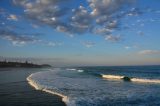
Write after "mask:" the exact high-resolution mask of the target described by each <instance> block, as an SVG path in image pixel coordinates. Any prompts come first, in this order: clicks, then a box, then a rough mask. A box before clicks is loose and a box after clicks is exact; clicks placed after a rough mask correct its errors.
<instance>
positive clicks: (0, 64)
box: [0, 61, 51, 68]
mask: <svg viewBox="0 0 160 106" xmlns="http://www.w3.org/2000/svg"><path fill="white" fill-rule="evenodd" d="M9 67H24V68H43V67H51V66H50V65H48V64H42V65H39V64H33V63H29V62H27V61H26V62H7V61H0V68H9Z"/></svg>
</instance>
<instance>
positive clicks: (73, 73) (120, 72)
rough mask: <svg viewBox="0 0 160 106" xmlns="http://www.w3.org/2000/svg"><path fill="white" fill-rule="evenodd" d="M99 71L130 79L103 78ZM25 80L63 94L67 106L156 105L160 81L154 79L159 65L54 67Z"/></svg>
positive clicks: (159, 92)
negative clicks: (128, 80) (125, 80)
mask: <svg viewBox="0 0 160 106" xmlns="http://www.w3.org/2000/svg"><path fill="white" fill-rule="evenodd" d="M79 70H80V71H79ZM82 70H83V71H82ZM102 74H105V75H113V76H129V77H131V78H133V81H131V82H124V81H123V80H122V79H119V80H115V79H114V78H110V79H106V78H102V77H101V75H102ZM135 79H138V80H145V81H141V83H139V82H138V81H135ZM146 79H147V80H146ZM28 80H29V81H30V82H32V84H33V85H32V86H34V87H37V88H38V89H40V90H43V91H46V90H47V91H49V92H50V93H56V94H58V95H60V96H62V97H64V99H63V101H64V102H65V103H66V104H67V105H68V106H108V105H109V106H110V105H111V106H126V105H129V106H130V105H136V106H148V105H153V106H156V105H157V106H158V105H160V101H159V99H160V83H157V82H154V81H159V80H160V67H159V66H150V67H149V66H147V67H145V66H144V67H83V68H77V69H54V70H50V71H46V72H38V73H34V74H31V75H30V76H29V77H28ZM150 81H151V82H150ZM137 82H138V83H137Z"/></svg>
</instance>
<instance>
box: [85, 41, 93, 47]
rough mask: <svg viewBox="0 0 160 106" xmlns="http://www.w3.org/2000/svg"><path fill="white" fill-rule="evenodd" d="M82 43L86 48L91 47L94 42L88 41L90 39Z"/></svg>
mask: <svg viewBox="0 0 160 106" xmlns="http://www.w3.org/2000/svg"><path fill="white" fill-rule="evenodd" d="M82 44H83V45H84V46H85V47H87V48H91V47H93V46H94V45H95V43H94V42H90V41H87V42H83V43H82Z"/></svg>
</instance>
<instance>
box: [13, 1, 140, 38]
mask: <svg viewBox="0 0 160 106" xmlns="http://www.w3.org/2000/svg"><path fill="white" fill-rule="evenodd" d="M132 1H135V0H132ZM72 2H75V1H73V0H36V1H32V0H13V3H14V4H15V5H17V6H22V7H23V8H24V10H25V11H24V12H25V15H26V17H27V18H28V19H30V20H32V21H36V23H38V22H39V23H40V24H39V25H42V24H44V25H47V26H50V27H52V28H53V29H55V30H57V31H59V32H64V33H66V34H69V35H72V36H73V35H78V34H83V33H94V34H98V35H106V34H107V35H109V34H112V32H113V31H114V30H116V29H118V28H119V27H120V20H121V18H122V17H125V16H126V15H127V14H129V13H130V14H133V15H132V16H134V15H135V14H136V15H137V14H140V10H139V9H137V8H130V7H127V8H129V9H123V7H125V5H128V4H129V3H131V1H130V0H86V2H87V4H88V5H87V6H82V5H80V6H78V7H77V8H75V7H74V8H72V7H69V5H70V4H71V3H72ZM122 10H123V12H122ZM105 39H107V41H108V40H112V41H113V40H114V41H117V40H118V37H111V36H108V37H106V38H105Z"/></svg>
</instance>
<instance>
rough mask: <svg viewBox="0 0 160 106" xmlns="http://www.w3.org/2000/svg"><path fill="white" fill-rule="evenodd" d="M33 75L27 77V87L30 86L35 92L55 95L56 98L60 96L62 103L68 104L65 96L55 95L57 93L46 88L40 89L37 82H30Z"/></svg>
mask: <svg viewBox="0 0 160 106" xmlns="http://www.w3.org/2000/svg"><path fill="white" fill-rule="evenodd" d="M33 75H34V74H31V75H29V76H28V77H27V78H26V80H27V81H28V83H29V85H30V86H32V87H33V88H35V89H36V90H41V91H44V92H47V93H50V94H53V95H57V96H60V97H61V98H62V101H63V102H64V103H65V104H66V105H68V104H69V98H68V97H67V96H65V95H62V94H60V93H57V92H54V91H51V90H49V89H47V88H44V87H42V86H41V85H40V84H38V83H37V82H35V81H34V80H32V76H33Z"/></svg>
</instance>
